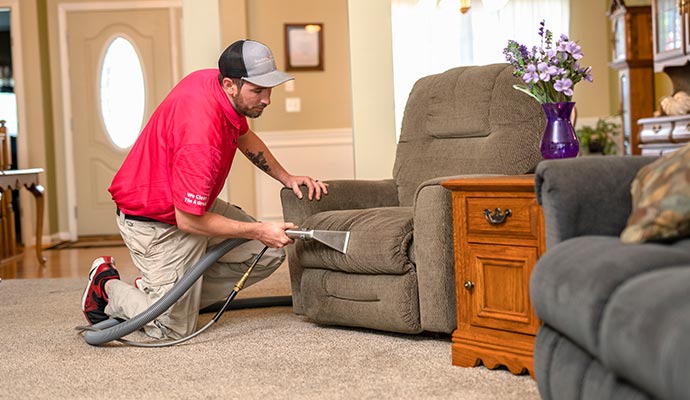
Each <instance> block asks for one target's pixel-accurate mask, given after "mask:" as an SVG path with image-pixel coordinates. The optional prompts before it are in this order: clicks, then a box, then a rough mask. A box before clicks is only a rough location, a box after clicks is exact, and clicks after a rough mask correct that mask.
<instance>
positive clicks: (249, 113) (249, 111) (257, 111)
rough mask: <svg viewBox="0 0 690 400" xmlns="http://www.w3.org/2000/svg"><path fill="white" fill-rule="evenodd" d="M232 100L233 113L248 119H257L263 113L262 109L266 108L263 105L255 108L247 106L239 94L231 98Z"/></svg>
mask: <svg viewBox="0 0 690 400" xmlns="http://www.w3.org/2000/svg"><path fill="white" fill-rule="evenodd" d="M232 99H233V103H234V104H233V106H234V107H235V111H237V112H238V113H240V114H242V115H244V116H245V117H248V118H258V117H259V116H261V113H263V112H264V108H266V106H265V105H263V104H259V105H257V106H255V107H249V106H247V103H245V102H244V99H243V98H242V96H240V95H239V94H238V95H235V96H232Z"/></svg>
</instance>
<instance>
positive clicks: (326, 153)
mask: <svg viewBox="0 0 690 400" xmlns="http://www.w3.org/2000/svg"><path fill="white" fill-rule="evenodd" d="M257 134H258V135H259V137H260V138H261V139H262V140H263V141H264V143H266V145H267V146H268V148H269V149H270V150H271V152H272V153H273V155H274V156H275V157H276V158H277V159H278V161H279V162H280V163H281V164H282V165H283V166H284V167H285V169H287V170H288V172H290V173H291V174H295V175H309V176H312V177H313V178H316V179H319V180H322V181H327V180H335V179H354V176H355V168H354V155H353V145H352V129H350V128H342V129H319V130H308V131H279V132H258V133H257ZM254 176H255V182H256V202H257V205H256V212H257V215H256V217H257V219H258V220H260V221H282V220H283V211H282V207H281V204H280V190H281V188H282V186H281V184H280V183H279V182H277V181H275V180H274V179H272V178H271V177H269V176H268V175H266V174H265V173H263V172H262V171H260V170H258V169H256V168H255V169H254Z"/></svg>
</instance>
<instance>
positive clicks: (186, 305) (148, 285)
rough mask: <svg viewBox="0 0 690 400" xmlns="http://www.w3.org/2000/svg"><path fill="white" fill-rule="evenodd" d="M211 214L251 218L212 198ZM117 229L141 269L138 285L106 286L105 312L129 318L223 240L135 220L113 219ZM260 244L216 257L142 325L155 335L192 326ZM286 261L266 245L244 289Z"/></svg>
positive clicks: (230, 285) (179, 332)
mask: <svg viewBox="0 0 690 400" xmlns="http://www.w3.org/2000/svg"><path fill="white" fill-rule="evenodd" d="M210 212H214V213H217V214H221V215H224V216H226V217H228V218H231V219H234V220H239V221H255V220H254V218H252V217H251V216H249V215H248V214H247V213H245V212H244V211H242V210H241V209H240V208H238V207H235V206H233V205H230V204H228V203H227V202H225V201H222V200H216V201H215V202H214V203H213V206H212V207H211V210H210ZM117 223H118V227H119V229H120V234H121V235H122V238H123V239H124V242H125V244H126V245H127V247H128V248H129V251H130V254H131V257H132V261H134V265H135V266H136V267H137V268H138V269H139V272H140V273H141V278H142V279H141V281H140V282H139V283H140V284H139V286H140V288H136V287H134V286H132V285H130V284H128V283H125V282H123V281H120V280H115V281H112V282H111V283H109V286H108V299H109V301H108V306H107V307H106V309H105V313H106V314H108V315H109V316H111V317H113V318H121V319H130V318H133V317H135V316H137V315H138V314H140V313H141V312H143V311H144V310H146V309H147V308H148V307H149V306H151V305H152V304H153V303H155V302H156V301H157V300H158V299H159V298H161V297H162V296H163V295H164V294H165V293H167V292H168V291H169V290H170V289H171V288H172V287H173V285H175V283H176V282H177V281H178V280H179V279H180V278H181V277H182V275H184V273H185V272H186V271H187V270H188V269H190V268H191V267H192V266H194V264H195V263H196V262H197V261H199V259H201V257H202V256H203V255H204V254H205V253H206V250H207V249H208V248H209V247H211V246H214V245H216V244H218V243H220V242H222V241H223V239H218V238H209V237H206V236H200V235H193V234H189V233H186V232H183V231H181V230H179V229H178V228H177V227H176V226H173V225H168V224H164V223H162V222H140V221H132V220H128V219H124V214H121V215H120V216H119V217H118V221H117ZM263 248H264V245H263V244H262V243H261V242H259V241H257V240H252V241H249V242H246V243H244V244H242V245H240V246H238V247H236V248H234V249H233V250H231V251H230V252H228V253H226V254H225V255H224V256H223V257H221V258H220V259H219V260H218V262H217V263H215V264H214V265H212V266H211V267H209V268H208V269H207V270H206V271H205V272H204V274H203V276H202V277H201V278H199V280H198V281H197V282H196V283H195V284H194V285H193V286H192V287H191V288H190V289H189V290H188V291H187V292H186V293H185V294H184V295H183V296H182V297H180V299H179V300H178V301H177V302H176V303H175V304H174V305H173V306H172V307H170V309H168V310H167V311H166V312H164V313H163V314H161V315H160V316H158V318H156V319H155V320H154V321H152V322H150V323H148V324H147V325H146V326H145V327H144V331H145V332H146V334H147V335H149V336H151V337H154V338H166V337H167V338H179V337H183V336H186V335H188V334H190V333H192V332H194V330H195V329H196V323H197V317H198V316H199V310H200V309H202V308H205V307H207V306H210V305H212V304H215V303H217V302H220V301H224V300H225V299H226V298H227V296H228V294H230V292H231V291H232V288H233V287H234V285H235V283H236V282H237V281H238V280H239V279H240V278H241V277H242V275H243V274H244V272H245V271H246V270H247V268H248V267H249V266H250V265H251V263H252V262H253V261H254V258H255V256H256V255H257V254H258V253H259V252H260V251H261V250H262V249H263ZM284 260H285V252H284V251H283V250H282V249H269V250H268V251H266V253H264V255H263V257H261V260H260V261H259V262H258V263H257V265H256V267H254V271H252V274H251V276H250V277H249V280H248V281H247V283H246V284H245V287H247V286H249V285H252V284H254V283H256V282H258V281H260V280H261V279H264V278H266V277H268V276H269V275H271V273H273V271H275V270H276V269H278V267H279V266H280V265H281V264H282V263H283V261H284Z"/></svg>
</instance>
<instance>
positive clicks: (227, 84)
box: [221, 78, 238, 96]
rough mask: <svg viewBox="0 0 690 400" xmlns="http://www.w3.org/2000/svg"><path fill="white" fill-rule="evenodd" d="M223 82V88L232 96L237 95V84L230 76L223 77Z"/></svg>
mask: <svg viewBox="0 0 690 400" xmlns="http://www.w3.org/2000/svg"><path fill="white" fill-rule="evenodd" d="M221 84H222V85H223V90H225V92H226V93H228V94H229V95H231V96H235V95H237V92H238V90H237V85H235V82H233V81H232V79H230V78H223V80H222V82H221Z"/></svg>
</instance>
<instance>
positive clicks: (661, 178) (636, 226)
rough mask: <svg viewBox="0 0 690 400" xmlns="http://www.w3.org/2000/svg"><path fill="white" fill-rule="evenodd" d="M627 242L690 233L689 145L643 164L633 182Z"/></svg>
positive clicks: (640, 241)
mask: <svg viewBox="0 0 690 400" xmlns="http://www.w3.org/2000/svg"><path fill="white" fill-rule="evenodd" d="M630 192H631V194H632V213H631V214H630V217H628V222H627V225H626V227H625V229H624V230H623V232H622V233H621V241H623V242H624V243H642V242H649V241H669V240H674V239H678V238H681V237H686V236H690V145H687V146H685V147H683V148H681V149H680V150H676V151H674V152H673V153H670V154H666V155H664V156H662V157H660V158H659V159H658V160H656V161H654V162H652V163H651V164H648V165H646V166H644V167H643V168H642V169H640V171H638V173H637V175H636V176H635V179H634V180H633V182H632V185H631V188H630Z"/></svg>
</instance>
